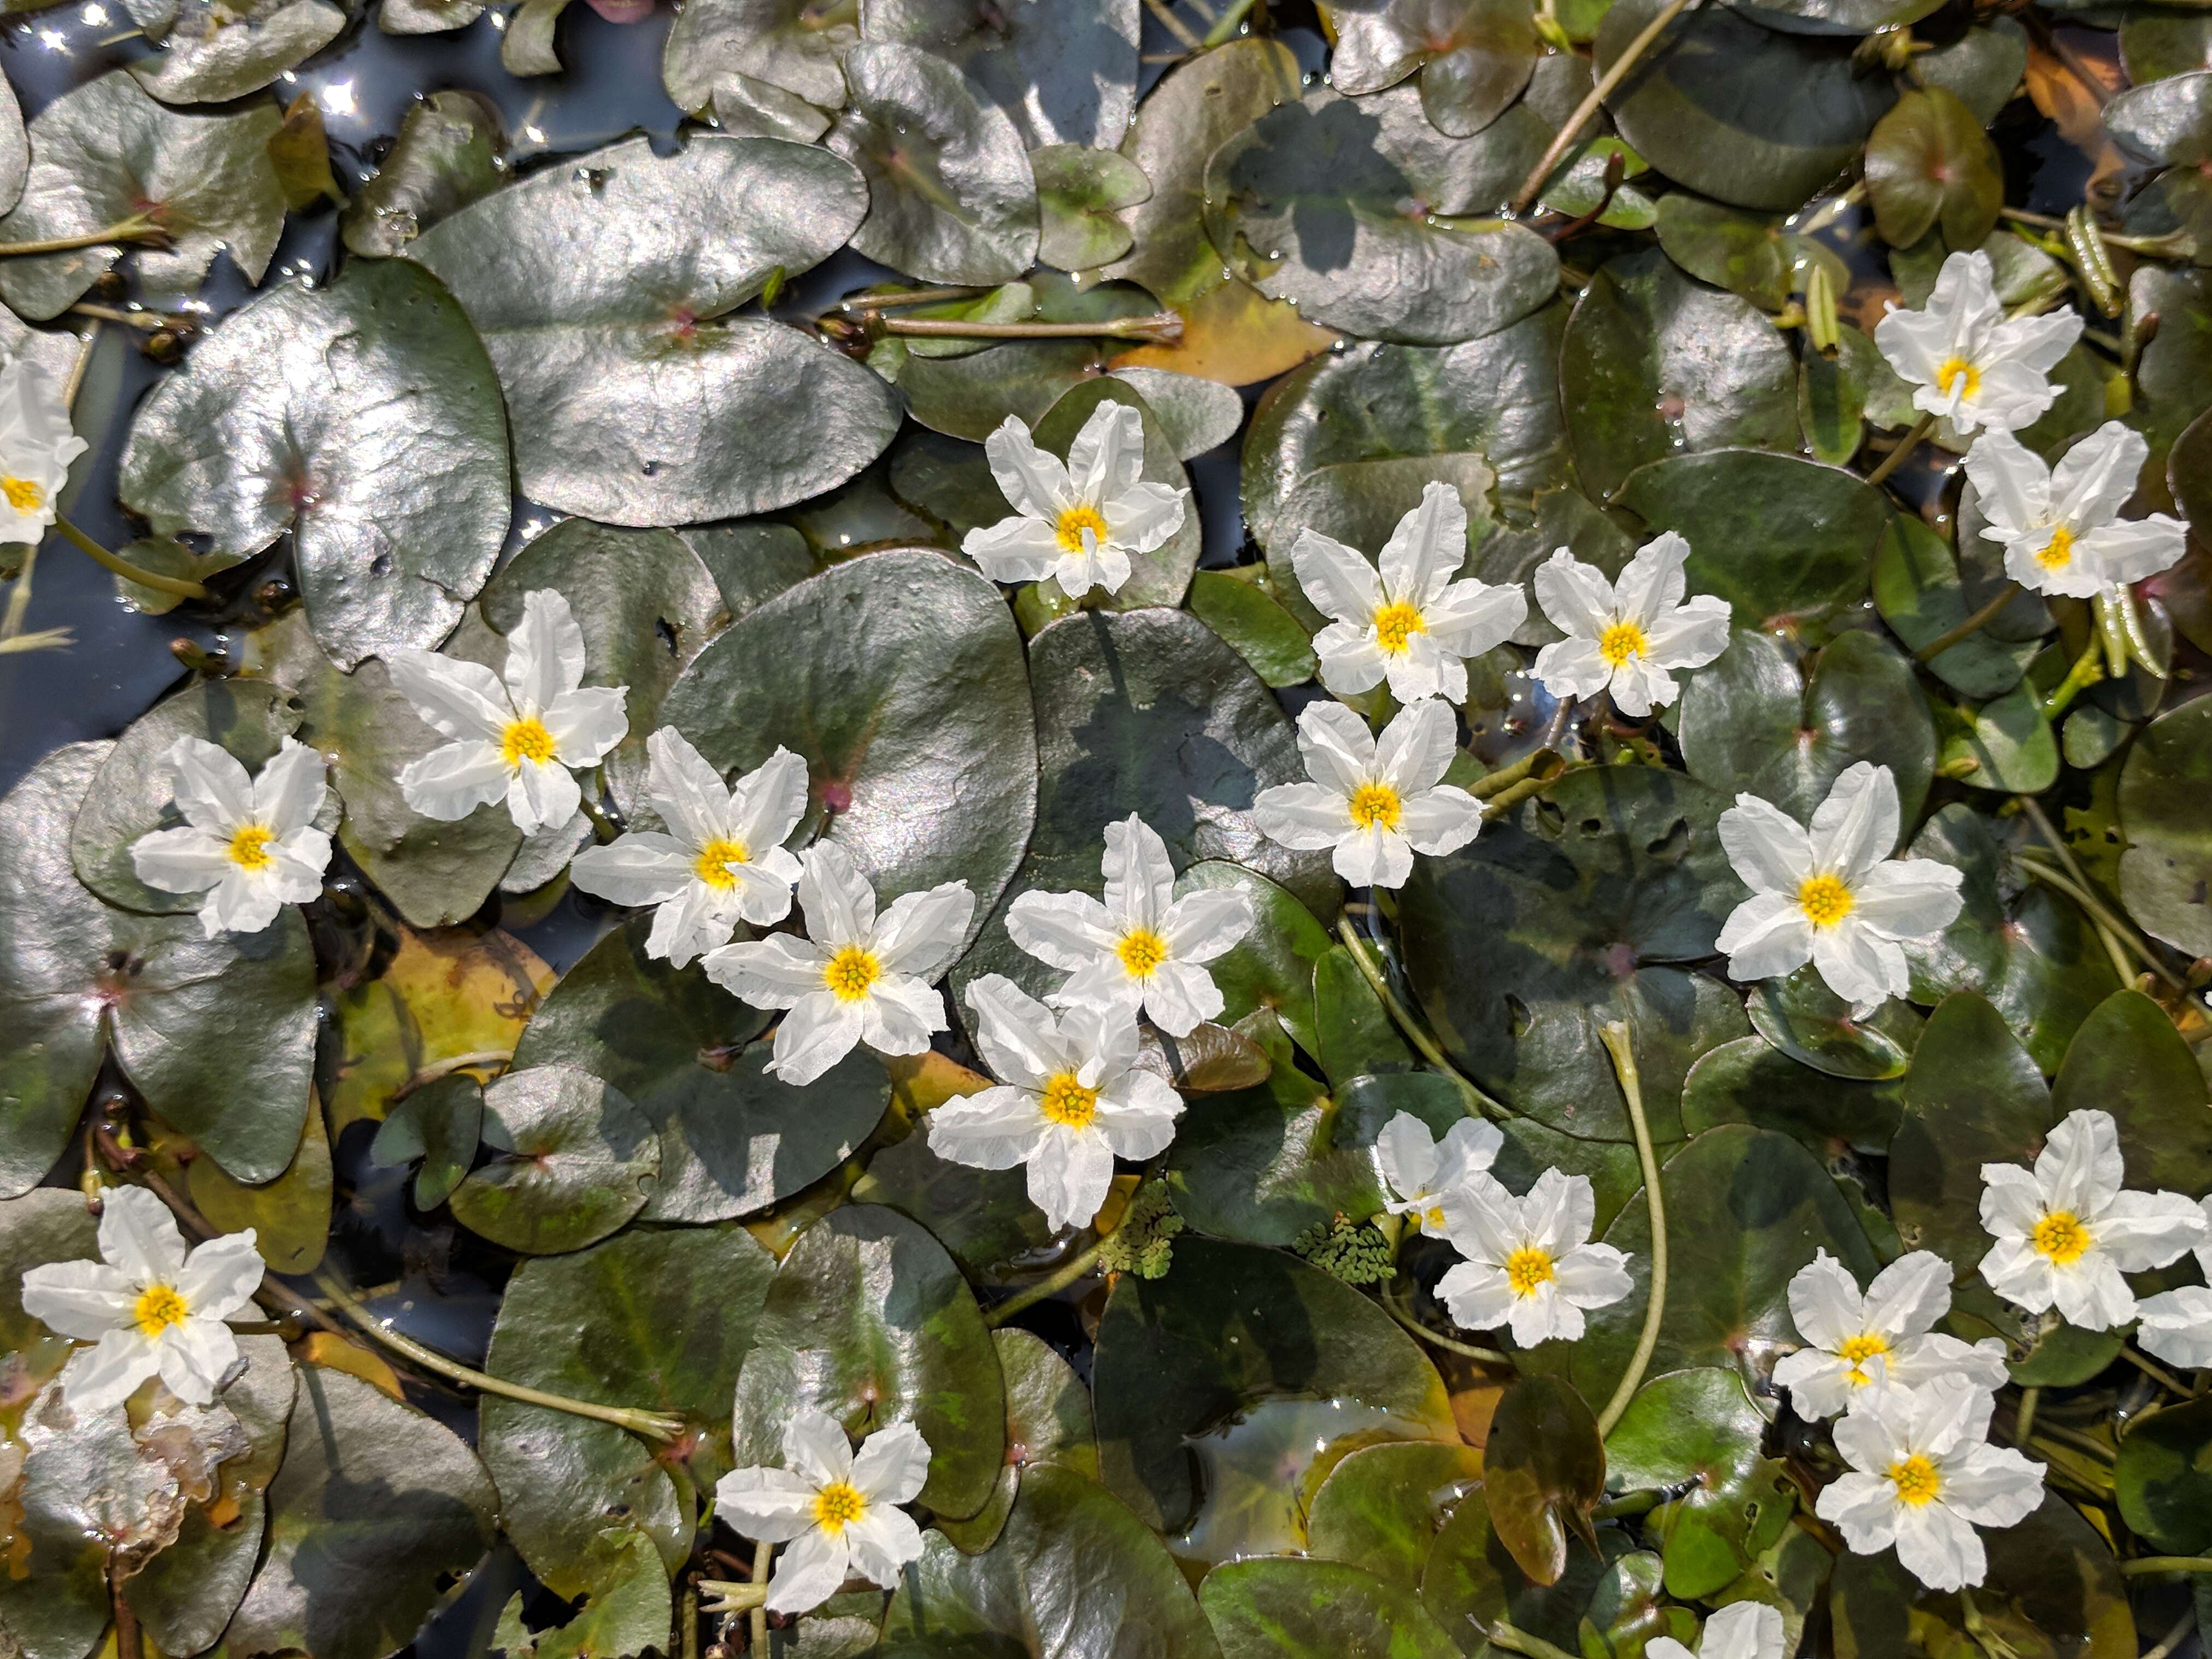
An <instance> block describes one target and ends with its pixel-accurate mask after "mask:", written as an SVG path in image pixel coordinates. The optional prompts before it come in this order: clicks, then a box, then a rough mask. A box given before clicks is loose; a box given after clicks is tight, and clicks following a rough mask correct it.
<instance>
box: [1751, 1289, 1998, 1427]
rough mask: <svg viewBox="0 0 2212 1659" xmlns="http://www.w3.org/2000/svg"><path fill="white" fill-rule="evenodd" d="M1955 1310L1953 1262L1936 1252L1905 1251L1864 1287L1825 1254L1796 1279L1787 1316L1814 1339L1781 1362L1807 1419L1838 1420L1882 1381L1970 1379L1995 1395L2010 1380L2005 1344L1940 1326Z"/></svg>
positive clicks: (1781, 1381) (1782, 1380)
mask: <svg viewBox="0 0 2212 1659" xmlns="http://www.w3.org/2000/svg"><path fill="white" fill-rule="evenodd" d="M1950 1311H1951V1264H1950V1263H1949V1262H1948V1261H1944V1260H1943V1258H1942V1256H1940V1255H1936V1254H1935V1253H1934V1252H1933V1251H1932V1250H1915V1251H1913V1252H1912V1253H1911V1255H1901V1256H1899V1257H1898V1259H1897V1260H1896V1261H1893V1262H1891V1263H1890V1264H1889V1266H1887V1267H1884V1268H1883V1269H1882V1270H1881V1272H1880V1273H1876V1274H1875V1279H1874V1283H1873V1284H1872V1285H1869V1286H1868V1287H1867V1290H1866V1293H1865V1294H1864V1295H1861V1294H1860V1292H1859V1285H1858V1280H1857V1279H1853V1278H1852V1277H1851V1275H1850V1269H1849V1268H1847V1267H1844V1264H1843V1263H1842V1262H1840V1261H1837V1260H1836V1258H1835V1257H1833V1256H1832V1255H1829V1254H1828V1253H1827V1252H1826V1250H1820V1251H1818V1252H1816V1253H1815V1254H1814V1257H1813V1260H1812V1261H1811V1262H1810V1263H1809V1264H1808V1265H1807V1266H1805V1267H1801V1268H1799V1269H1798V1270H1797V1276H1796V1278H1794V1279H1791V1280H1790V1318H1791V1319H1792V1320H1793V1321H1795V1322H1796V1326H1797V1334H1798V1335H1799V1336H1801V1337H1802V1338H1803V1339H1804V1340H1805V1342H1806V1344H1807V1346H1804V1347H1802V1348H1800V1349H1799V1350H1798V1351H1797V1352H1796V1353H1793V1354H1790V1355H1788V1356H1786V1357H1785V1358H1784V1359H1783V1360H1782V1361H1781V1363H1780V1364H1778V1365H1776V1366H1775V1368H1774V1381H1775V1382H1776V1383H1777V1384H1778V1385H1779V1386H1780V1387H1782V1388H1785V1389H1789V1390H1790V1404H1791V1405H1793V1406H1795V1407H1796V1408H1797V1414H1798V1415H1799V1416H1801V1417H1810V1418H1821V1417H1833V1416H1834V1415H1835V1414H1836V1413H1838V1412H1840V1411H1842V1410H1843V1409H1844V1407H1847V1406H1849V1405H1850V1403H1851V1401H1852V1398H1853V1397H1854V1396H1855V1395H1857V1392H1858V1390H1859V1389H1863V1388H1866V1387H1868V1386H1869V1384H1876V1383H1884V1382H1888V1383H1898V1384H1901V1385H1903V1386H1905V1387H1907V1388H1911V1387H1917V1385H1918V1384H1920V1383H1927V1382H1929V1381H1932V1380H1933V1379H1934V1378H1936V1377H1937V1376H1963V1377H1965V1378H1966V1380H1967V1381H1968V1382H1970V1383H1972V1384H1973V1385H1974V1386H1975V1387H1976V1388H1978V1389H1989V1390H1990V1392H1991V1393H1995V1392H1996V1390H1997V1389H2001V1388H2002V1387H2004V1385H2005V1378H2006V1372H2005V1360H2004V1343H2003V1341H2002V1340H2001V1339H1999V1338H1997V1337H1994V1336H1989V1337H1984V1338H1983V1339H1982V1340H1980V1341H1979V1342H1977V1343H1971V1344H1970V1343H1966V1342H1962V1341H1960V1340H1959V1339H1958V1338H1957V1337H1955V1336H1946V1335H1944V1334H1942V1332H1940V1331H1938V1330H1936V1321H1937V1320H1939V1319H1941V1318H1942V1316H1944V1315H1945V1314H1947V1313H1948V1312H1950Z"/></svg>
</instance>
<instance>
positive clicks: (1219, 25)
mask: <svg viewBox="0 0 2212 1659" xmlns="http://www.w3.org/2000/svg"><path fill="white" fill-rule="evenodd" d="M1251 9H1252V0H1230V5H1229V9H1227V10H1226V11H1224V12H1223V13H1222V14H1221V15H1220V17H1219V18H1218V19H1217V20H1216V21H1215V22H1214V25H1213V27H1212V28H1210V29H1208V30H1206V39H1205V40H1201V41H1200V42H1199V44H1200V46H1220V45H1222V44H1223V43H1224V42H1225V41H1228V40H1231V39H1233V38H1234V37H1235V35H1236V33H1237V25H1238V24H1239V23H1241V22H1243V21H1244V14H1245V13H1246V12H1248V11H1249V10H1251Z"/></svg>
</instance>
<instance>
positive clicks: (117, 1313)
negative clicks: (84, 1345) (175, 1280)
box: [22, 1261, 140, 1342]
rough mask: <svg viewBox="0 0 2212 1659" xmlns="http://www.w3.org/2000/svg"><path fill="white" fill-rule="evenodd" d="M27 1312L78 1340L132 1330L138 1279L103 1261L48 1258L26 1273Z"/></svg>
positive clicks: (24, 1278) (24, 1290)
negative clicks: (51, 1259)
mask: <svg viewBox="0 0 2212 1659" xmlns="http://www.w3.org/2000/svg"><path fill="white" fill-rule="evenodd" d="M22 1283H23V1295H22V1302H23V1311H24V1312H25V1313H27V1314H28V1315H30V1316H31V1317H32V1318H33V1319H36V1320H39V1321H40V1322H43V1323H44V1324H45V1325H46V1327H47V1328H49V1329H51V1330H52V1331H54V1332H56V1333H58V1334H60V1335H63V1336H68V1337H74V1338H76V1340H78V1341H80V1342H94V1341H97V1340H99V1339H100V1338H101V1337H103V1336H105V1335H106V1334H107V1333H108V1332H110V1331H118V1330H123V1329H125V1328H134V1327H133V1321H134V1320H135V1319H136V1318H137V1303H138V1288H139V1283H140V1281H138V1280H137V1279H133V1278H132V1277H131V1275H130V1274H128V1273H125V1272H124V1271H123V1270H122V1269H121V1268H119V1267H109V1266H108V1265H107V1264H106V1262H104V1261H46V1262H41V1263H40V1264H39V1266H37V1267H33V1268H30V1269H28V1270H27V1272H26V1273H24V1274H23V1281H22Z"/></svg>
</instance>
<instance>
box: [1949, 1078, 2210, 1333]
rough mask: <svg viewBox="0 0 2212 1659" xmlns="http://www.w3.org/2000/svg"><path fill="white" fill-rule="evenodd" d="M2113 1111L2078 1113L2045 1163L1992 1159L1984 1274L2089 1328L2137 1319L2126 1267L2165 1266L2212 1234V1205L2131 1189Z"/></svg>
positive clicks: (2057, 1135) (2058, 1134)
mask: <svg viewBox="0 0 2212 1659" xmlns="http://www.w3.org/2000/svg"><path fill="white" fill-rule="evenodd" d="M2124 1178H2125V1171H2124V1168H2123V1165H2122V1162H2121V1158H2120V1137H2119V1130H2118V1126H2116V1125H2115V1124H2114V1123H2113V1121H2112V1114H2111V1113H2110V1112H2089V1111H2081V1112H2069V1113H2067V1114H2066V1116H2065V1119H2064V1121H2062V1122H2061V1123H2060V1124H2059V1125H2058V1127H2056V1128H2055V1129H2053V1130H2051V1134H2050V1138H2049V1139H2046V1140H2045V1142H2044V1143H2043V1151H2042V1152H2041V1153H2040V1154H2039V1155H2038V1157H2037V1158H2036V1160H2035V1170H2034V1172H2033V1174H2031V1173H2030V1172H2029V1171H2027V1170H2023V1169H2021V1167H2020V1165H2018V1164H1983V1165H1982V1181H1983V1182H1984V1185H1983V1188H1982V1226H1983V1227H1984V1230H1986V1231H1987V1232H1988V1233H1989V1235H1990V1237H1992V1238H1994V1239H1995V1240H1996V1243H1995V1244H1994V1245H1992V1246H1991V1247H1990V1252H1989V1254H1988V1255H1985V1256H1984V1257H1983V1258H1982V1277H1983V1278H1984V1279H1987V1280H1989V1282H1990V1288H1991V1289H1992V1290H1994V1291H1996V1293H1997V1294H1998V1295H1999V1296H2001V1297H2004V1298H2005V1300H2006V1301H2008V1302H2009V1303H2011V1304H2014V1306H2015V1307H2019V1308H2024V1309H2026V1310H2027V1311H2028V1312H2029V1313H2041V1312H2043V1311H2044V1310H2045V1309H2048V1308H2051V1307H2056V1308H2057V1310H2058V1311H2059V1313H2060V1315H2061V1316H2063V1318H2064V1319H2065V1320H2066V1321H2067V1322H2068V1323H2069V1324H2073V1325H2078V1326H2080V1327H2081V1328H2082V1329H2083V1330H2085V1331H2103V1330H2110V1329H2111V1328H2112V1327H2114V1326H2116V1325H2124V1324H2125V1323H2127V1322H2128V1321H2129V1320H2130V1319H2133V1318H2134V1317H2135V1316H2136V1298H2135V1292H2134V1291H2130V1289H2129V1288H2128V1284H2127V1280H2125V1279H2123V1278H2121V1277H2120V1275H2121V1274H2122V1273H2144V1272H2147V1271H2148V1270H2149V1269H2150V1268H2153V1267H2165V1266H2166V1263H2168V1262H2170V1261H2175V1260H2177V1259H2178V1258H2179V1257H2180V1256H2181V1255H2183V1254H2184V1253H2185V1252H2186V1251H2188V1250H2189V1249H2191V1248H2192V1247H2193V1246H2196V1245H2199V1244H2202V1243H2204V1242H2205V1241H2206V1238H2207V1237H2208V1236H2212V1234H2208V1230H2207V1226H2206V1214H2205V1212H2204V1211H2203V1209H2202V1208H2200V1207H2199V1206H2198V1205H2197V1202H2196V1200H2192V1199H2187V1198H2184V1197H2183V1196H2182V1195H2181V1194H2179V1193H2130V1192H2123V1191H2121V1190H2120V1182H2121V1181H2122V1180H2123V1179H2124Z"/></svg>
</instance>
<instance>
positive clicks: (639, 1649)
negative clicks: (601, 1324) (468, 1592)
mask: <svg viewBox="0 0 2212 1659" xmlns="http://www.w3.org/2000/svg"><path fill="white" fill-rule="evenodd" d="M509 38H510V39H512V38H513V36H512V35H511V34H510V36H509ZM592 1553H593V1556H594V1577H595V1578H596V1580H597V1582H596V1583H594V1584H593V1585H592V1589H591V1591H590V1592H589V1593H588V1594H587V1595H586V1598H585V1601H584V1605H583V1607H581V1608H580V1610H579V1611H578V1612H577V1613H575V1615H574V1617H573V1618H571V1619H569V1620H568V1622H567V1623H566V1624H563V1625H561V1626H557V1627H556V1628H554V1629H551V1630H545V1631H537V1632H533V1631H532V1630H531V1629H530V1628H529V1626H526V1625H525V1624H524V1623H523V1622H522V1596H521V1594H520V1592H519V1591H518V1592H517V1593H516V1594H515V1595H514V1596H513V1598H512V1599H511V1600H510V1601H508V1602H507V1607H505V1608H504V1609H503V1610H502V1611H501V1614H500V1621H499V1625H498V1626H497V1628H495V1630H494V1631H493V1632H492V1645H493V1646H495V1647H496V1648H498V1649H499V1650H501V1651H502V1652H504V1653H506V1654H507V1656H508V1659H602V1656H607V1655H620V1656H623V1659H631V1656H635V1655H638V1654H642V1653H645V1652H647V1651H649V1650H652V1649H653V1648H654V1647H656V1646H657V1645H658V1644H660V1643H661V1642H664V1641H665V1640H666V1639H667V1638H668V1626H669V1624H670V1622H671V1613H672V1609H671V1607H670V1605H669V1599H670V1598H669V1585H668V1569H667V1568H666V1567H665V1565H663V1564H662V1562H661V1559H660V1557H659V1555H658V1554H656V1553H654V1551H653V1541H652V1540H651V1539H649V1538H647V1536H646V1535H645V1534H643V1533H641V1532H640V1531H639V1530H637V1528H635V1527H632V1528H629V1529H627V1530H624V1531H617V1530H616V1529H615V1528H611V1527H610V1528H607V1530H606V1531H605V1533H603V1534H601V1535H600V1536H599V1539H597V1540H596V1541H594V1543H593V1547H592Z"/></svg>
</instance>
